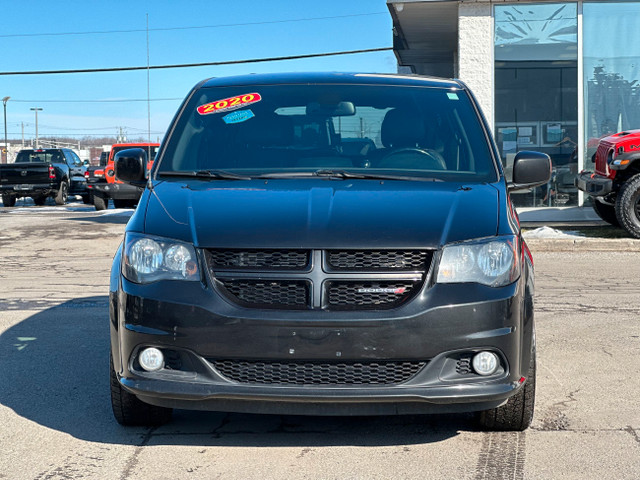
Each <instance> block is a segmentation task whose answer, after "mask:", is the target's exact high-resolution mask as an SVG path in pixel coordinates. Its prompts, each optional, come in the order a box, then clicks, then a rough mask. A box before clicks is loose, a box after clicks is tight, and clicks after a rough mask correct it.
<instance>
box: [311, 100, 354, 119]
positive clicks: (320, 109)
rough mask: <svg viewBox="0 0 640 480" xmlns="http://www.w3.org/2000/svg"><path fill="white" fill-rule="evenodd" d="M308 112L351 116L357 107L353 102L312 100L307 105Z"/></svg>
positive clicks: (316, 114)
mask: <svg viewBox="0 0 640 480" xmlns="http://www.w3.org/2000/svg"><path fill="white" fill-rule="evenodd" d="M306 114H307V115H312V116H313V115H315V116H320V117H350V116H352V115H355V114H356V107H355V105H354V104H353V103H352V102H338V103H333V104H320V103H318V102H312V103H310V104H309V105H307V108H306Z"/></svg>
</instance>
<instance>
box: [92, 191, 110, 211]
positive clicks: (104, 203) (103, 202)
mask: <svg viewBox="0 0 640 480" xmlns="http://www.w3.org/2000/svg"><path fill="white" fill-rule="evenodd" d="M93 206H94V207H96V210H106V209H107V207H108V206H109V198H108V197H105V196H104V195H102V194H101V193H94V194H93Z"/></svg>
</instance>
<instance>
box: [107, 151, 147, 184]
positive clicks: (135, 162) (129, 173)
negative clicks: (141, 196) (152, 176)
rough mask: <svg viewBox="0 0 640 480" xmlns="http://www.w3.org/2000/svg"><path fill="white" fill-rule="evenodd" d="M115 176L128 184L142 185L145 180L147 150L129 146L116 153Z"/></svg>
mask: <svg viewBox="0 0 640 480" xmlns="http://www.w3.org/2000/svg"><path fill="white" fill-rule="evenodd" d="M114 168H115V175H116V178H117V179H119V180H122V181H123V182H125V183H128V184H130V185H135V186H137V187H143V186H144V185H145V184H146V183H147V181H146V168H147V152H145V151H144V149H142V148H129V149H127V150H121V151H119V152H118V153H116V157H115V159H114Z"/></svg>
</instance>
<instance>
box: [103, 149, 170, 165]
mask: <svg viewBox="0 0 640 480" xmlns="http://www.w3.org/2000/svg"><path fill="white" fill-rule="evenodd" d="M130 148H142V149H144V150H146V151H147V155H148V157H149V159H150V160H153V159H154V158H155V157H156V153H158V148H160V147H159V145H119V146H117V147H112V148H111V158H112V159H114V158H115V157H116V153H118V152H121V151H122V150H129V149H130ZM105 165H106V163H105Z"/></svg>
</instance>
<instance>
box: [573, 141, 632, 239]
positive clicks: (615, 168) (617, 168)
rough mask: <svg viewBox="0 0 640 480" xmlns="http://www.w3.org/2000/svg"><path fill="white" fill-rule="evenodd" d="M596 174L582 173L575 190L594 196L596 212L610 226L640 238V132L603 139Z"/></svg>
mask: <svg viewBox="0 0 640 480" xmlns="http://www.w3.org/2000/svg"><path fill="white" fill-rule="evenodd" d="M595 164H596V171H595V173H593V172H582V173H581V174H580V175H579V176H578V177H577V178H576V187H578V188H579V189H580V190H582V191H583V192H585V193H586V194H588V195H591V197H592V201H593V209H594V210H595V211H596V213H597V214H598V216H599V217H600V218H602V219H603V220H604V221H605V222H608V223H610V224H611V225H616V226H621V227H623V228H624V229H625V230H627V231H628V232H629V233H630V234H631V235H632V236H633V237H635V238H640V130H628V131H624V132H620V133H616V134H614V135H610V136H608V137H605V138H603V139H602V140H600V144H599V145H598V150H596V153H595Z"/></svg>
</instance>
